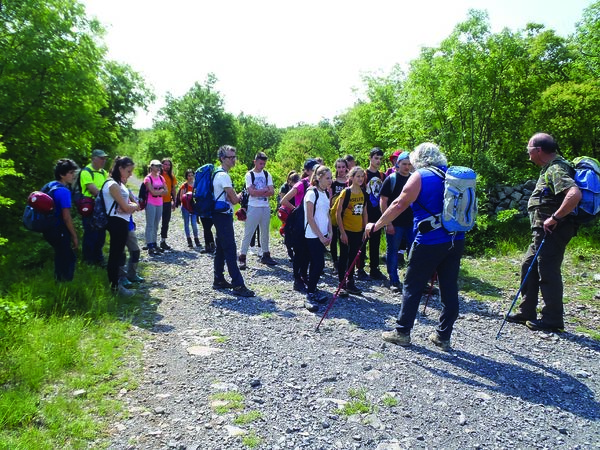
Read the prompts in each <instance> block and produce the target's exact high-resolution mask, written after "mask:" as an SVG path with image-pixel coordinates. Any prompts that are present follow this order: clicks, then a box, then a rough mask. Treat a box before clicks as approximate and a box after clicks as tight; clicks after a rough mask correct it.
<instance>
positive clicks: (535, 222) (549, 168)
mask: <svg viewBox="0 0 600 450" xmlns="http://www.w3.org/2000/svg"><path fill="white" fill-rule="evenodd" d="M527 154H528V156H529V160H530V161H531V162H533V163H534V164H535V165H537V166H539V167H541V168H542V169H541V171H540V176H539V178H538V180H537V183H536V186H535V189H534V190H533V193H532V194H531V197H530V198H529V202H528V204H527V210H528V211H529V219H530V221H531V234H532V240H531V245H530V246H529V249H528V250H527V253H526V254H525V259H524V260H523V263H522V265H521V285H522V289H521V290H522V293H523V295H522V301H521V304H520V305H519V310H518V312H515V313H511V314H508V315H507V316H506V321H507V322H513V323H520V324H524V325H526V326H527V328H529V329H531V330H534V331H554V332H562V331H564V319H563V314H564V311H563V281H562V275H561V265H562V261H563V257H564V254H565V249H566V247H567V244H568V243H569V241H570V240H571V238H573V236H575V234H576V233H577V224H576V223H575V220H574V216H571V215H570V214H571V212H572V211H573V210H574V209H575V208H576V207H577V204H578V203H579V201H580V200H581V191H580V190H579V188H578V187H577V184H576V183H575V180H574V175H575V169H574V168H573V166H572V165H571V164H570V163H569V162H568V161H566V160H565V159H564V158H563V157H562V156H560V155H559V154H558V144H557V143H556V141H555V140H554V138H553V137H552V136H550V135H549V134H546V133H536V134H534V135H533V136H532V138H531V139H530V140H529V142H528V144H527ZM542 243H544V246H543V248H542ZM529 272H531V273H529ZM527 274H529V276H527ZM540 292H541V293H542V298H543V300H544V307H543V308H542V313H541V318H540V319H538V318H537V305H538V295H539V293H540Z"/></svg>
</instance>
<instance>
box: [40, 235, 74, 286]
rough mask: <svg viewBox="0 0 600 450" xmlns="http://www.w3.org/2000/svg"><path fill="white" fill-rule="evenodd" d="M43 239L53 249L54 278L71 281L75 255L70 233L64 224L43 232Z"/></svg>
mask: <svg viewBox="0 0 600 450" xmlns="http://www.w3.org/2000/svg"><path fill="white" fill-rule="evenodd" d="M44 239H46V241H48V243H49V244H50V245H51V246H52V248H53V249H54V278H55V279H56V281H71V280H73V276H74V274H75V262H76V261H77V255H76V254H75V252H74V251H73V248H72V247H71V235H70V234H69V231H68V230H67V228H66V227H65V226H64V225H62V224H61V225H59V226H58V227H56V228H52V229H51V230H48V231H46V232H45V233H44Z"/></svg>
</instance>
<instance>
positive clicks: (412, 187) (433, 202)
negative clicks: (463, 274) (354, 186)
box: [365, 143, 465, 351]
mask: <svg viewBox="0 0 600 450" xmlns="http://www.w3.org/2000/svg"><path fill="white" fill-rule="evenodd" d="M410 162H411V163H412V165H413V166H414V167H415V169H416V171H415V172H414V173H413V174H412V175H411V177H410V178H409V179H408V181H407V182H406V185H405V186H404V189H403V190H402V192H401V193H400V196H399V197H398V198H397V199H395V200H394V201H393V202H392V203H391V205H390V206H389V207H388V209H386V211H385V213H383V215H382V216H381V218H380V219H379V220H378V221H377V222H376V223H369V224H367V227H366V229H365V237H367V238H368V237H369V236H370V235H371V233H373V232H374V231H378V230H380V229H382V228H383V227H384V226H387V225H390V224H391V223H392V221H393V220H394V218H395V217H397V216H398V215H399V214H401V213H402V212H404V211H405V210H406V209H407V208H409V207H411V204H412V209H413V213H414V223H415V225H416V226H417V234H416V236H415V240H414V243H413V246H412V249H411V251H410V257H409V260H408V268H407V271H406V276H405V278H404V288H403V298H402V306H401V308H400V314H399V316H398V319H397V321H396V322H397V326H396V329H395V330H394V331H385V332H383V334H382V338H383V340H385V341H387V342H391V343H394V344H398V345H401V346H403V347H407V346H409V345H410V343H411V338H410V332H411V330H412V327H413V325H414V323H415V318H416V316H417V311H418V308H419V303H420V301H421V297H422V294H423V290H424V289H425V287H426V286H427V282H428V281H429V280H430V279H431V277H432V276H433V274H434V273H435V272H436V271H437V274H438V282H439V287H440V298H441V302H442V313H441V315H440V322H439V324H438V326H437V328H436V331H435V332H433V333H432V334H431V335H430V336H429V339H430V341H431V342H433V343H434V344H435V345H436V346H437V347H439V348H441V349H442V350H446V351H448V350H450V337H451V335H452V329H453V327H454V322H455V321H456V319H457V317H458V272H459V269H460V260H461V257H462V254H463V250H464V245H465V244H464V242H465V241H464V238H465V234H464V232H456V233H449V232H448V231H446V229H445V228H444V227H442V226H441V222H440V219H439V217H438V219H436V217H437V216H439V215H440V214H441V212H442V207H443V202H444V178H442V177H441V176H440V175H439V173H441V172H442V171H443V173H444V174H445V172H446V170H447V165H448V162H447V160H446V157H445V156H444V155H443V154H442V153H441V152H440V150H439V148H438V147H437V146H436V145H435V144H432V143H423V144H421V145H419V146H418V147H417V148H416V149H415V150H414V151H413V152H411V154H410Z"/></svg>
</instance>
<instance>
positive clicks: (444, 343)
mask: <svg viewBox="0 0 600 450" xmlns="http://www.w3.org/2000/svg"><path fill="white" fill-rule="evenodd" d="M429 340H430V341H431V342H433V343H434V344H435V345H436V346H437V347H439V348H441V349H442V350H444V351H445V352H449V351H450V350H451V349H452V348H451V347H450V339H448V340H446V339H442V338H441V337H440V335H439V334H437V331H434V332H433V333H431V334H430V335H429Z"/></svg>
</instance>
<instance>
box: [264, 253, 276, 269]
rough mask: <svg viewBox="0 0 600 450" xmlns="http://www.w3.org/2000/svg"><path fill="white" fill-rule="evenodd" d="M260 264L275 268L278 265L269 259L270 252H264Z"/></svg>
mask: <svg viewBox="0 0 600 450" xmlns="http://www.w3.org/2000/svg"><path fill="white" fill-rule="evenodd" d="M260 262H261V263H262V264H266V265H267V266H276V265H277V264H278V263H277V261H275V260H274V259H273V258H271V252H264V253H263V255H262V257H261V258H260Z"/></svg>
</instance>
